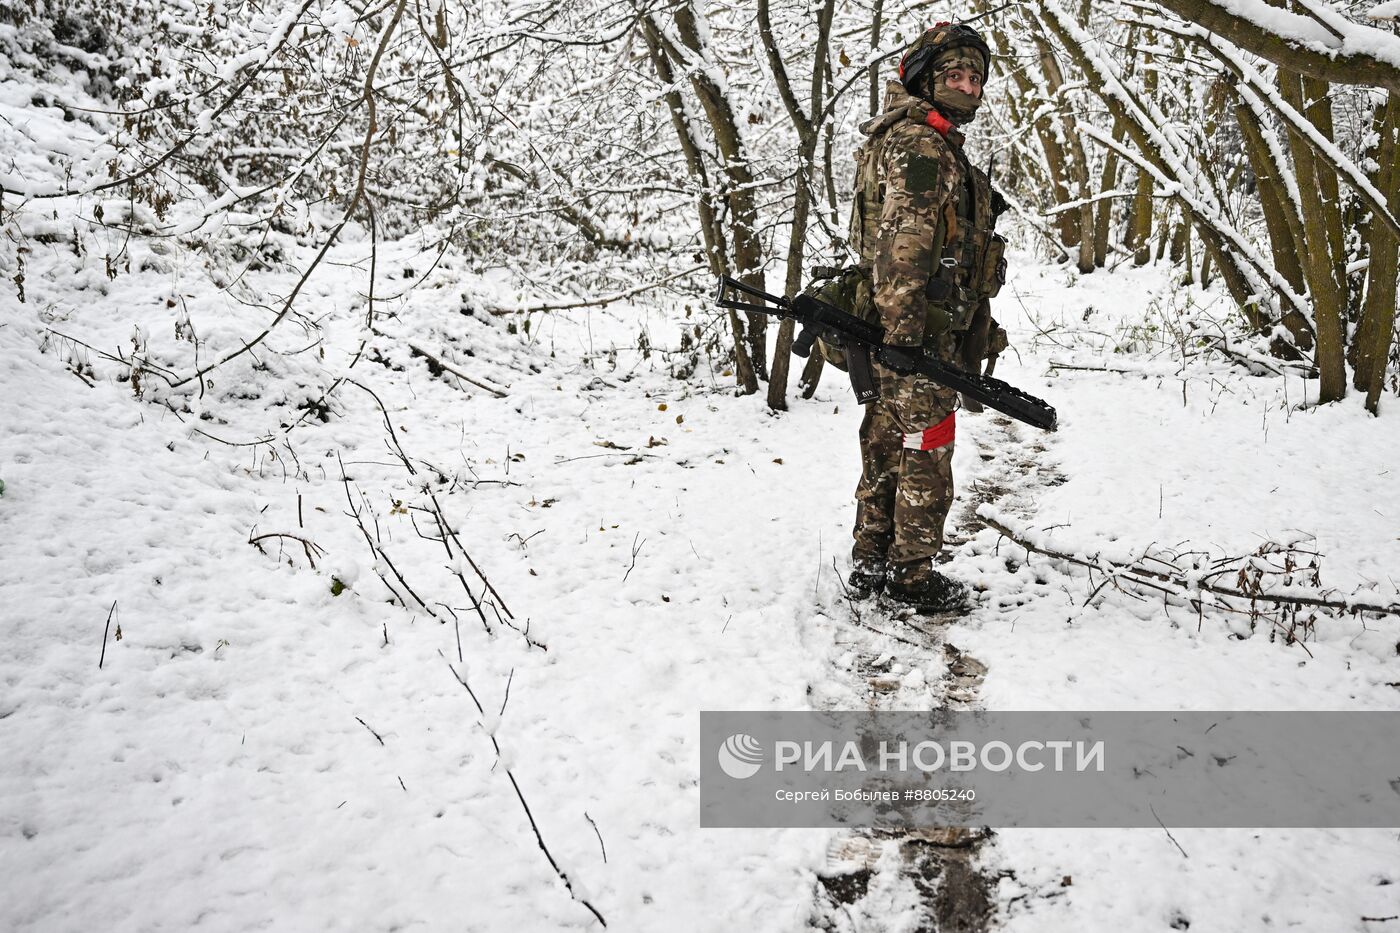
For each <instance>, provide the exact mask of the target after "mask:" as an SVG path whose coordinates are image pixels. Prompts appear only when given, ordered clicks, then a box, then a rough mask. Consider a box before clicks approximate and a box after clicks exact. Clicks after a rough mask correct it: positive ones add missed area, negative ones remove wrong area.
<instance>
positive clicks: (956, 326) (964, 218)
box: [851, 81, 1005, 349]
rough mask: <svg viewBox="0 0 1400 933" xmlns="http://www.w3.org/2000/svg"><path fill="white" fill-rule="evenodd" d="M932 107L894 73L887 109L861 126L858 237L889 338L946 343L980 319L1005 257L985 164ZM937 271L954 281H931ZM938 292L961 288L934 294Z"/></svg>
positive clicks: (854, 226)
mask: <svg viewBox="0 0 1400 933" xmlns="http://www.w3.org/2000/svg"><path fill="white" fill-rule="evenodd" d="M932 109H933V108H932V107H931V106H930V105H929V104H928V102H926V101H924V100H921V99H919V98H917V97H913V96H911V95H910V94H909V93H907V92H906V91H905V90H904V87H903V85H902V84H900V83H899V82H898V81H890V82H888V83H887V85H886V89H885V107H884V111H883V112H882V113H881V114H880V115H878V116H876V117H875V118H873V119H871V120H869V121H867V122H866V123H864V124H862V125H861V131H862V132H863V133H865V134H866V135H867V136H868V137H869V139H868V140H867V142H866V143H865V145H864V146H862V147H861V149H860V150H859V151H857V153H856V159H857V183H856V203H855V209H854V210H853V212H852V218H851V243H852V246H853V247H854V248H855V250H856V253H857V255H858V256H859V257H860V263H861V265H862V266H864V267H865V268H866V269H867V270H869V271H870V272H871V273H872V278H873V282H874V287H875V306H876V309H877V310H878V313H879V319H880V323H881V325H882V326H883V327H884V329H885V339H886V341H887V342H889V343H891V344H897V345H902V346H921V345H925V344H928V345H938V346H940V348H941V349H946V343H947V342H946V341H945V340H944V339H943V337H944V335H947V334H949V333H952V332H959V331H965V330H966V329H967V328H968V327H969V326H972V315H973V314H974V313H976V308H977V305H978V304H979V302H982V303H984V301H983V300H984V299H986V298H987V297H988V296H989V295H991V294H995V290H996V288H998V287H999V282H998V283H997V284H996V285H992V284H991V283H992V282H993V280H994V279H995V278H996V277H997V276H1000V277H1001V278H1004V276H1005V265H1004V263H1003V262H1002V256H1001V244H1000V243H997V244H995V245H994V244H993V240H994V238H993V234H992V223H993V220H992V216H991V186H990V184H989V182H988V179H987V176H986V173H984V172H982V171H980V170H979V169H977V168H975V167H973V166H972V165H971V163H970V162H969V161H968V160H967V159H966V158H965V157H964V156H963V155H962V149H961V146H962V134H960V133H959V132H958V131H957V130H956V129H953V128H948V126H947V123H946V121H941V119H940V118H939V116H938V114H937V113H936V112H935V113H933V116H932V118H930V112H932ZM939 123H942V126H943V127H944V129H946V135H945V133H944V132H942V131H940V129H938V128H935V124H939ZM969 181H970V182H971V184H970V185H969V184H968V182H969ZM866 204H870V205H871V206H872V207H875V206H877V205H878V208H879V209H878V212H877V211H876V210H868V211H867V210H865V205H866ZM995 239H996V240H998V241H999V240H1000V238H995ZM992 267H995V268H992ZM931 277H932V278H938V279H943V280H946V281H943V282H938V283H934V285H933V286H932V287H931V285H930V278H931ZM931 291H932V292H933V293H934V294H935V295H936V294H940V293H942V294H945V295H946V294H948V293H950V292H951V293H952V295H953V296H954V297H953V298H951V299H946V300H941V301H940V300H934V301H932V302H931V301H930V298H929V294H930V292H931Z"/></svg>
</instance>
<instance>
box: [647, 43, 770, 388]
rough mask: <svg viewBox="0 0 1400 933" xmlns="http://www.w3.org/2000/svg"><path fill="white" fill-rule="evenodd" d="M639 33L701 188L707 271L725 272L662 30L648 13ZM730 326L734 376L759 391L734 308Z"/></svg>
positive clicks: (715, 219) (724, 251)
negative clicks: (732, 335)
mask: <svg viewBox="0 0 1400 933" xmlns="http://www.w3.org/2000/svg"><path fill="white" fill-rule="evenodd" d="M642 37H643V39H644V40H645V41H646V45H647V54H648V57H650V59H651V63H652V67H653V68H654V69H655V70H656V77H657V79H658V80H659V81H660V82H661V83H662V85H664V86H665V87H667V88H669V89H670V90H668V91H667V92H666V94H665V100H666V107H667V110H668V111H669V112H670V115H671V126H672V127H673V128H674V129H675V131H676V138H677V140H678V141H679V142H680V146H681V152H682V153H683V154H684V155H685V163H686V168H687V169H688V170H689V172H690V177H691V178H692V179H694V181H695V183H696V184H697V185H698V186H699V188H700V200H699V204H698V207H699V212H700V234H701V237H702V238H703V240H704V243H705V258H706V261H707V262H708V263H709V266H710V272H711V274H713V275H721V274H725V273H728V272H729V271H731V270H730V266H729V254H728V244H727V243H726V238H725V235H724V228H723V226H722V225H721V223H720V221H719V216H718V215H719V212H718V211H717V210H716V204H715V201H714V194H713V190H714V189H713V188H712V187H711V186H710V181H709V178H708V176H707V173H706V171H705V162H704V159H703V158H702V157H701V154H700V146H699V144H698V143H696V141H695V137H694V136H692V135H691V132H690V123H689V119H688V117H687V116H686V113H685V101H683V100H682V99H681V95H680V92H679V91H677V90H676V89H675V84H676V77H675V71H674V69H673V68H672V67H671V61H670V58H669V57H668V55H667V53H666V50H665V47H664V40H663V39H662V36H661V30H660V28H659V27H658V26H657V25H656V23H655V22H654V21H653V20H652V19H651V18H650V17H643V19H642ZM729 326H730V329H731V330H732V331H733V334H734V378H735V380H736V381H737V382H738V384H739V386H740V388H742V389H743V391H744V394H745V395H751V394H753V393H754V392H757V391H758V376H757V374H756V373H755V372H754V368H753V362H752V360H751V359H750V358H749V351H748V346H747V344H746V342H745V339H744V337H745V335H744V324H743V322H742V321H741V320H740V319H739V315H738V314H737V313H736V312H734V311H733V310H730V311H729Z"/></svg>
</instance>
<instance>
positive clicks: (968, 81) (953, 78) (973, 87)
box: [943, 68, 982, 98]
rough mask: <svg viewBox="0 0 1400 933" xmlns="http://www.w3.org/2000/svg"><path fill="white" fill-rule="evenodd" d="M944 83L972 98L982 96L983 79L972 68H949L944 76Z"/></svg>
mask: <svg viewBox="0 0 1400 933" xmlns="http://www.w3.org/2000/svg"><path fill="white" fill-rule="evenodd" d="M943 83H944V84H946V85H948V87H950V88H952V89H953V90H955V91H962V92H963V93H964V94H968V95H971V96H972V97H976V98H981V96H982V77H981V75H979V74H978V73H977V72H975V71H973V70H971V69H970V68H949V69H948V70H947V71H946V72H944V74H943Z"/></svg>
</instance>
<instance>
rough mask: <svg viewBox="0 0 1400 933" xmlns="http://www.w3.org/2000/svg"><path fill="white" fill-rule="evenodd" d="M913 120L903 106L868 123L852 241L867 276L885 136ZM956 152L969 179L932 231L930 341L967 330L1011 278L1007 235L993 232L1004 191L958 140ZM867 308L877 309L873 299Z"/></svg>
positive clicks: (859, 160) (881, 197)
mask: <svg viewBox="0 0 1400 933" xmlns="http://www.w3.org/2000/svg"><path fill="white" fill-rule="evenodd" d="M907 118H908V115H907V112H906V111H905V110H903V109H900V110H895V111H892V112H889V113H885V114H882V115H881V116H880V117H877V118H876V120H875V122H874V123H873V124H871V125H870V126H869V127H868V130H867V131H868V132H870V134H871V135H870V137H869V138H868V139H867V140H866V141H865V144H864V145H862V146H861V147H860V149H858V150H856V154H855V158H856V182H855V199H854V203H853V204H852V206H851V227H850V241H851V247H852V249H853V250H854V251H855V253H856V255H857V256H858V257H859V263H860V267H861V269H862V271H863V272H864V274H865V278H866V279H867V280H868V279H869V278H870V274H871V270H872V269H873V268H874V260H875V243H876V239H877V236H878V232H879V227H880V213H881V210H882V209H883V208H884V204H885V179H884V177H883V176H882V175H881V172H880V168H881V165H882V163H883V161H884V160H883V158H882V157H883V155H884V147H885V142H886V139H887V136H888V131H889V129H890V127H892V126H894V125H895V124H896V123H898V122H899V121H900V120H903V119H907ZM949 145H950V146H952V145H953V144H952V143H951V142H950V143H949ZM953 152H954V154H955V155H956V156H957V159H958V163H959V165H960V166H961V167H962V170H963V171H962V175H963V184H961V185H959V186H958V197H957V198H956V199H955V200H954V201H953V202H950V203H949V204H948V205H946V206H945V208H944V210H943V213H942V214H941V215H940V216H939V218H938V222H937V225H936V227H935V229H934V230H933V231H932V235H933V251H932V252H933V255H934V256H935V257H937V262H936V264H935V266H934V268H932V269H930V270H929V281H928V287H927V289H926V290H925V295H926V296H927V298H928V320H927V322H926V324H925V328H924V333H925V335H926V339H928V340H936V339H937V338H939V337H940V336H941V335H943V334H945V333H950V332H951V333H952V334H954V335H958V334H962V333H964V332H966V331H967V330H968V329H969V328H970V327H972V326H973V319H974V316H975V315H976V314H977V311H978V308H979V306H980V305H981V304H982V302H983V300H984V299H990V298H994V297H996V295H997V293H998V292H1000V291H1001V286H1002V285H1003V284H1004V283H1005V282H1006V259H1005V251H1006V240H1005V239H1003V238H1002V237H1001V235H1000V234H998V233H996V232H995V225H996V217H997V215H998V214H1000V213H1001V211H1002V210H1004V204H1005V202H1004V201H1002V200H1001V195H1000V194H998V193H995V192H993V191H992V187H991V184H990V183H989V181H988V179H987V176H986V175H985V174H983V173H982V172H980V171H977V170H976V169H974V168H973V167H972V165H971V164H970V163H969V162H968V160H967V157H966V156H964V155H963V153H962V151H961V149H960V148H958V147H956V146H954V148H953ZM994 206H995V209H994ZM862 310H864V309H862ZM869 310H870V311H871V312H872V313H873V311H874V308H873V301H872V304H871V308H870V309H869ZM877 316H878V315H877Z"/></svg>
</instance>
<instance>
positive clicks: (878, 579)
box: [846, 557, 885, 599]
mask: <svg viewBox="0 0 1400 933" xmlns="http://www.w3.org/2000/svg"><path fill="white" fill-rule="evenodd" d="M851 566H852V570H851V575H850V576H849V577H847V578H846V586H847V587H849V588H850V591H851V595H852V596H854V597H855V598H856V599H865V598H866V597H867V596H873V595H874V594H876V593H878V592H880V591H881V590H883V589H884V588H885V563H884V561H877V560H868V559H865V558H860V557H857V558H855V559H854V560H853V561H852V562H851Z"/></svg>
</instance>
